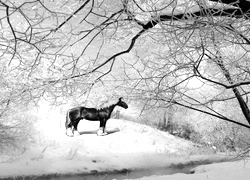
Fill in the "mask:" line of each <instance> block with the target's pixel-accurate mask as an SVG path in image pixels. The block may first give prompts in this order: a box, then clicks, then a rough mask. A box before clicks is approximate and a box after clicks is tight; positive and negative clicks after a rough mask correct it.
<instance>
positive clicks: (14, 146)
mask: <svg viewBox="0 0 250 180" xmlns="http://www.w3.org/2000/svg"><path fill="white" fill-rule="evenodd" d="M8 112H11V111H10V110H8ZM36 120H37V117H36V116H34V115H32V114H31V113H29V112H23V111H21V110H13V111H12V113H7V112H5V113H4V114H3V116H2V118H1V119H0V153H10V152H12V151H23V150H24V149H25V147H26V145H27V143H28V142H29V141H31V140H32V139H33V134H34V133H35V128H34V123H35V122H36Z"/></svg>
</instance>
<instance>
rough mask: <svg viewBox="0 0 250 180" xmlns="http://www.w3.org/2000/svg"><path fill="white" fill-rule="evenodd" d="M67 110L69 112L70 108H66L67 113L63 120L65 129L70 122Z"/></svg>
mask: <svg viewBox="0 0 250 180" xmlns="http://www.w3.org/2000/svg"><path fill="white" fill-rule="evenodd" d="M69 112H70V110H68V111H67V114H66V121H65V128H66V129H67V128H68V127H69V124H70V118H69Z"/></svg>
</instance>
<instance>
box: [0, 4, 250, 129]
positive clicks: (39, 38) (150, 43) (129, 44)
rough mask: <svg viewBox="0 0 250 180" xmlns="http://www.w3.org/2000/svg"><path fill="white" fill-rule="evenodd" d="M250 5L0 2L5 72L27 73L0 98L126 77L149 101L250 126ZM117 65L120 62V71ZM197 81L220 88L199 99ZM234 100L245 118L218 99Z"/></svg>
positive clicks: (60, 93)
mask: <svg viewBox="0 0 250 180" xmlns="http://www.w3.org/2000/svg"><path fill="white" fill-rule="evenodd" d="M249 5H250V2H249V1H246V0H240V1H238V0H229V1H224V0H212V1H207V0H202V1H196V0H193V1H185V0H179V1H177V0H169V1H164V0H160V1H155V0H120V1H117V0H113V1H104V0H85V1H83V0H71V1H65V0H59V1H39V0H33V1H24V0H23V1H18V2H16V1H14V0H13V1H12V0H5V1H0V7H1V18H0V20H1V29H2V31H1V35H0V37H1V50H0V51H1V59H0V63H1V65H2V69H1V73H2V74H1V75H2V76H4V77H15V78H14V79H15V80H16V79H18V78H19V79H21V80H20V81H19V80H17V82H16V83H14V85H12V86H13V88H11V89H10V90H9V92H8V93H9V96H8V97H4V98H3V99H2V100H1V102H2V103H1V104H6V102H11V103H14V102H15V103H17V102H18V101H21V100H22V101H23V100H24V99H25V100H26V101H28V102H29V101H30V100H34V99H39V98H40V97H54V99H55V100H57V101H59V97H68V96H69V95H72V96H79V94H86V93H87V92H88V91H89V89H91V88H94V87H95V86H96V85H97V84H101V83H107V82H108V81H110V80H113V81H115V82H119V81H124V84H122V86H123V87H124V88H125V89H127V91H128V92H130V94H131V95H132V93H134V96H137V95H138V94H139V95H140V98H141V99H145V100H148V101H150V102H151V103H152V104H153V103H154V102H155V103H156V104H157V102H159V101H162V102H165V103H166V104H169V103H170V104H175V105H178V106H183V107H186V108H190V109H193V110H196V111H200V112H203V113H206V114H209V115H211V116H215V117H217V118H220V119H223V120H226V121H230V122H233V123H236V124H238V125H241V126H244V127H247V128H250V126H249V125H247V124H244V123H242V122H241V121H242V119H243V117H244V119H245V120H247V122H248V124H250V111H249V107H248V94H249V84H250V79H249V74H250V71H249V63H248V61H247V59H248V57H249V52H248V47H249V42H250V41H249V37H248V36H249V35H248V31H249V8H248V7H250V6H249ZM231 49H232V50H231ZM116 69H122V71H121V73H120V75H117V72H116ZM7 82H9V81H7ZM191 83H199V86H200V87H206V88H208V89H209V88H210V89H211V90H213V92H211V93H209V94H204V93H201V94H200V96H199V97H195V96H193V94H192V92H194V88H192V85H191ZM125 85H126V86H125ZM197 88H198V87H197ZM215 89H217V90H215ZM76 92H77V93H76ZM221 92H223V94H222V93H221ZM13 97H15V98H13ZM235 99H236V100H237V103H238V106H236V107H235V109H236V111H237V110H238V109H237V108H238V107H239V108H240V110H241V112H242V114H243V116H239V118H235V117H233V115H232V114H231V115H229V116H228V117H227V115H225V114H224V113H223V112H221V111H220V110H218V109H216V105H215V104H217V103H220V102H228V104H230V105H234V106H235V105H236V104H235ZM239 115H241V114H239Z"/></svg>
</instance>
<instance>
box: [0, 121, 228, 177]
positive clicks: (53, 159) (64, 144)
mask: <svg viewBox="0 0 250 180" xmlns="http://www.w3.org/2000/svg"><path fill="white" fill-rule="evenodd" d="M52 125H53V124H52ZM98 127H99V123H98V122H90V121H81V122H80V124H79V129H78V130H79V131H80V134H81V135H80V136H77V137H68V136H66V135H65V130H64V128H61V126H60V127H56V126H55V127H54V128H51V127H50V129H51V130H53V132H47V133H46V136H44V137H43V138H44V139H43V140H41V141H40V143H39V144H33V145H32V146H31V147H29V148H28V149H27V150H26V151H25V152H24V153H23V154H21V155H18V156H15V157H9V158H8V157H7V156H6V155H5V156H4V155H2V156H0V177H1V178H6V177H18V176H35V177H36V176H42V175H48V174H52V175H55V174H82V173H92V172H112V171H122V170H123V169H128V170H141V169H158V168H170V167H175V166H176V167H178V166H185V165H188V164H190V163H191V164H192V163H193V164H194V162H195V163H196V162H197V163H199V162H202V163H203V162H204V163H212V162H216V161H222V160H223V158H224V157H220V156H215V155H213V156H189V155H190V154H192V153H193V151H195V147H194V144H193V143H191V142H189V141H186V140H183V139H181V138H176V137H174V136H172V135H170V134H168V133H166V132H162V131H159V130H156V129H153V128H151V127H149V126H146V125H142V124H138V123H135V122H129V121H124V120H117V119H110V120H109V121H108V123H107V131H108V132H109V134H108V135H107V136H97V135H96V130H97V129H98ZM11 158H12V159H11Z"/></svg>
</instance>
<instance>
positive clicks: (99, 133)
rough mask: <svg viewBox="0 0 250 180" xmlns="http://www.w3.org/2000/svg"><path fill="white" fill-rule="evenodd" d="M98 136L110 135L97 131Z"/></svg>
mask: <svg viewBox="0 0 250 180" xmlns="http://www.w3.org/2000/svg"><path fill="white" fill-rule="evenodd" d="M96 134H97V136H106V135H107V134H108V133H107V132H100V131H97V133H96Z"/></svg>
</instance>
